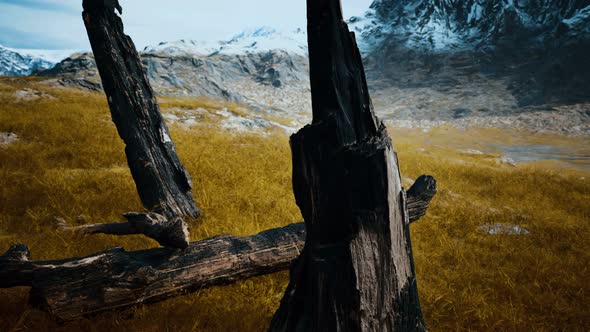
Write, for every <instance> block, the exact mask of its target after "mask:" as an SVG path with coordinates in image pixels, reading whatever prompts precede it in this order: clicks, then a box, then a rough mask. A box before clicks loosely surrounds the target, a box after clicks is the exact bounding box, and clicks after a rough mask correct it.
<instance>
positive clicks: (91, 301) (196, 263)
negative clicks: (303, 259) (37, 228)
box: [0, 176, 436, 320]
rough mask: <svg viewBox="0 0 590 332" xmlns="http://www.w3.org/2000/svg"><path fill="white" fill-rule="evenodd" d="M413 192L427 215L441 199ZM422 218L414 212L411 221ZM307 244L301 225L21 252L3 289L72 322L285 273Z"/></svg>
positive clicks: (429, 188)
mask: <svg viewBox="0 0 590 332" xmlns="http://www.w3.org/2000/svg"><path fill="white" fill-rule="evenodd" d="M414 187H415V188H417V189H416V190H410V192H415V196H414V195H410V196H408V201H409V202H415V203H420V205H421V206H425V207H427V206H428V203H429V202H430V200H431V199H432V197H433V196H434V194H435V193H436V182H435V180H434V178H432V177H430V176H421V177H420V178H419V179H418V180H417V181H416V183H415V184H414V186H413V187H412V188H414ZM418 201H420V202H418ZM425 211H426V210H425V209H410V210H409V215H410V221H416V220H418V219H419V218H420V217H422V216H423V215H424V212H425ZM304 242H305V226H304V224H303V223H299V224H292V225H289V226H286V227H282V228H277V229H273V230H268V231H265V232H262V233H260V234H257V235H253V236H249V237H243V238H240V237H235V236H230V235H219V236H216V237H213V238H209V239H205V240H202V241H197V242H193V243H191V244H190V245H189V247H188V248H187V249H185V250H177V249H173V248H157V249H150V250H142V251H133V252H127V251H125V250H124V249H122V248H113V249H109V250H106V251H103V252H99V253H96V254H93V255H90V256H87V257H82V258H68V259H61V260H55V261H31V260H30V259H31V255H30V252H29V249H28V248H27V246H26V245H24V244H17V245H14V246H12V247H11V248H10V249H9V250H8V251H7V252H6V253H5V254H4V255H3V256H0V288H10V287H17V286H30V287H31V291H30V301H31V303H32V304H33V305H35V306H36V307H40V308H42V309H43V310H46V311H48V312H49V313H51V314H52V315H53V316H54V317H56V318H57V319H59V320H72V319H75V318H78V317H80V316H84V315H89V314H93V313H98V312H103V311H108V310H113V309H117V308H124V307H129V306H134V305H138V304H144V303H151V302H155V301H160V300H164V299H167V298H171V297H174V296H177V295H179V294H183V293H187V292H191V291H196V290H198V289H201V288H203V287H207V286H211V285H219V284H227V283H231V282H234V281H236V280H239V279H245V278H249V277H252V276H257V275H263V274H268V273H272V272H275V271H280V270H285V269H287V268H288V267H289V265H290V264H291V262H292V261H293V260H294V259H295V258H297V256H299V254H300V252H301V250H302V248H303V246H304Z"/></svg>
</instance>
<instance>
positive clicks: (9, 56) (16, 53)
mask: <svg viewBox="0 0 590 332" xmlns="http://www.w3.org/2000/svg"><path fill="white" fill-rule="evenodd" d="M71 53H72V51H70V50H57V51H53V50H29V49H14V48H9V47H4V46H2V45H0V76H26V75H30V74H32V73H33V72H35V71H38V70H42V69H48V68H51V67H53V66H54V65H55V64H56V63H58V62H60V61H61V60H63V59H65V58H66V57H67V56H68V55H69V54H71Z"/></svg>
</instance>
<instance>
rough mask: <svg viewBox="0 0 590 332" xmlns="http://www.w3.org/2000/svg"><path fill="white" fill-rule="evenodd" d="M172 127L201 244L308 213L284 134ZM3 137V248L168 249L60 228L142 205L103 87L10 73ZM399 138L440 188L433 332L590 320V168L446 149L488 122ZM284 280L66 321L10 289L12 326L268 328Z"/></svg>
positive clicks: (172, 103)
mask: <svg viewBox="0 0 590 332" xmlns="http://www.w3.org/2000/svg"><path fill="white" fill-rule="evenodd" d="M24 87H32V88H34V89H36V90H40V91H44V92H46V93H49V94H51V95H52V96H54V97H56V98H57V99H55V100H53V99H39V100H36V101H30V102H26V101H16V100H15V98H14V92H15V91H16V90H18V89H22V88H24ZM162 105H163V108H189V109H190V108H195V107H202V108H205V109H211V110H215V109H217V108H222V107H227V108H228V109H230V110H231V111H232V112H236V114H247V112H248V111H247V110H244V109H243V108H240V107H239V106H235V107H234V106H231V105H230V106H226V105H223V106H221V107H220V106H218V105H217V104H216V103H215V102H213V101H204V100H190V99H164V100H163V101H162ZM239 112H246V113H239ZM212 119H213V118H212ZM209 122H210V123H212V124H214V121H213V120H211V121H209ZM171 131H172V135H173V139H174V140H175V142H176V143H177V147H178V152H179V155H180V157H181V159H182V161H183V162H184V164H185V165H186V167H187V168H188V170H189V172H190V173H191V175H192V177H193V181H194V188H195V189H194V192H193V193H194V195H195V198H196V200H197V202H198V205H199V206H200V207H201V208H202V209H203V210H204V211H205V213H206V214H205V216H204V217H203V218H202V219H201V220H200V221H199V222H198V224H197V223H193V224H192V225H191V226H192V237H193V239H195V240H197V239H201V238H205V237H209V236H212V235H215V234H219V233H231V234H236V235H248V234H253V233H257V232H259V231H262V230H264V229H268V228H272V227H278V226H282V225H285V224H288V223H291V222H296V221H299V220H301V216H300V214H299V211H298V209H297V207H296V206H295V204H294V199H293V196H292V193H291V173H290V167H291V166H290V165H291V162H290V152H289V146H288V138H287V136H286V135H284V134H280V133H273V134H272V135H268V136H261V135H254V134H234V135H228V134H227V132H224V131H223V130H221V129H219V128H216V127H215V126H214V125H208V126H199V127H195V128H193V129H190V130H187V129H185V128H183V127H179V126H172V127H171ZM0 132H15V133H16V134H18V136H19V137H20V138H21V140H20V141H19V142H17V143H15V144H11V145H8V146H4V147H0V251H4V250H6V249H7V248H8V247H9V246H10V245H11V244H13V243H17V242H24V243H27V244H28V245H29V247H30V248H31V251H32V255H33V258H34V259H39V260H41V259H54V258H62V257H69V256H79V255H86V254H90V253H93V252H96V251H99V250H103V249H106V248H108V247H111V246H123V247H125V248H126V249H128V250H133V249H140V248H149V247H154V246H156V243H155V242H153V241H151V240H149V239H146V238H144V237H140V236H132V237H111V236H92V237H78V236H74V235H69V234H64V233H58V232H56V231H54V230H53V228H52V226H51V218H52V217H53V216H62V217H64V218H66V219H67V220H68V221H69V222H71V223H76V222H77V221H76V219H77V217H78V216H80V215H85V216H86V219H87V220H88V221H117V220H121V217H120V214H121V213H123V212H126V211H134V210H141V204H140V202H139V199H138V198H137V194H136V192H135V187H134V184H133V181H132V179H131V176H130V173H129V171H128V169H127V167H126V161H125V157H124V154H123V145H122V143H121V142H120V139H119V138H118V136H117V133H116V130H115V128H114V126H113V125H112V123H111V122H110V117H109V113H108V109H107V106H106V102H105V101H104V97H103V96H102V95H101V94H98V93H85V92H81V91H76V90H67V89H57V88H50V87H48V86H45V85H43V84H41V83H39V82H36V81H35V80H31V79H16V80H15V79H0ZM393 135H394V141H395V143H396V149H397V150H398V152H399V155H400V162H401V166H402V174H403V175H404V177H410V178H415V177H417V176H418V175H420V174H423V173H428V174H431V175H434V176H435V177H436V178H437V180H438V182H439V187H440V189H441V190H440V193H439V195H438V196H437V197H436V198H435V200H434V202H433V203H432V208H431V210H430V211H429V214H428V216H427V217H425V218H424V219H423V220H421V221H420V222H418V223H416V224H414V225H412V239H413V245H414V253H415V259H416V265H417V273H418V279H419V280H418V282H419V289H420V296H421V302H422V307H423V310H424V314H425V318H426V321H427V324H428V326H429V328H430V330H432V331H449V330H474V331H485V330H511V331H531V330H536V331H554V330H563V331H584V330H587V329H588V327H589V326H590V309H589V303H590V298H589V293H588V292H589V281H588V280H589V277H590V274H589V273H588V272H589V271H588V267H589V266H590V243H589V242H588V239H590V225H589V222H590V204H589V202H590V178H589V176H590V175H589V174H588V173H584V172H581V171H576V170H573V169H567V168H563V167H557V166H556V165H555V164H547V163H544V164H542V165H536V164H535V165H533V164H531V165H527V166H520V165H519V167H511V166H508V165H498V164H497V163H496V161H495V160H494V157H493V156H490V155H483V156H470V155H465V154H461V153H458V152H457V150H456V149H453V148H450V147H449V144H448V140H449V137H453V138H452V139H453V140H456V139H461V137H462V139H463V140H464V141H465V142H469V140H475V139H477V140H481V139H485V138H486V137H487V138H489V137H490V136H491V135H492V134H491V132H490V131H488V130H477V131H473V132H466V133H460V132H456V131H452V130H450V129H449V130H433V131H431V132H430V133H428V134H425V133H422V132H419V131H412V130H396V131H394V133H393ZM453 135H454V136H453ZM474 135H478V136H474ZM493 135H496V136H497V137H496V136H495V137H496V138H495V139H498V140H505V139H508V138H502V137H501V135H500V134H499V133H494V134H493ZM507 137H510V136H507ZM534 137H537V136H534ZM539 137H541V136H539ZM535 139H538V140H553V138H550V137H543V138H535ZM555 140H559V141H560V142H561V143H563V144H572V145H579V144H580V141H579V140H573V139H565V138H559V139H558V138H555ZM561 143H560V144H561ZM423 148H425V150H422V149H423ZM491 223H494V224H495V223H506V224H512V225H520V226H522V227H524V228H526V229H527V230H529V231H530V235H528V236H510V235H501V236H490V235H487V234H486V233H484V232H482V231H480V230H479V227H480V226H481V225H484V224H491ZM287 277H288V273H287V272H282V273H278V274H274V275H269V276H264V277H259V278H254V279H251V280H247V281H242V282H237V283H235V284H232V285H229V286H223V287H213V288H209V289H204V290H201V291H199V292H197V293H195V294H190V295H186V296H182V297H178V298H175V299H172V300H168V301H164V302H161V303H157V304H154V305H149V306H144V307H141V308H135V309H128V310H124V311H118V312H114V313H105V314H101V315H98V316H96V317H93V318H87V319H83V320H79V321H75V322H69V323H65V324H58V323H56V322H54V321H53V320H52V319H51V318H50V317H49V316H48V315H47V314H45V313H43V312H40V311H38V310H35V309H32V308H30V307H29V306H28V305H27V296H28V295H27V293H28V290H27V289H26V288H18V289H9V290H0V301H1V302H0V303H1V304H0V331H29V330H30V331H44V330H56V331H81V330H83V331H259V330H264V329H265V327H266V326H267V324H268V322H269V319H270V317H271V316H272V314H273V312H274V310H275V309H276V307H277V305H278V303H279V300H280V298H281V296H282V293H283V291H284V288H285V286H286V282H287Z"/></svg>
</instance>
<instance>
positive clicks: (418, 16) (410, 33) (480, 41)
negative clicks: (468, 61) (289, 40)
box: [349, 0, 590, 52]
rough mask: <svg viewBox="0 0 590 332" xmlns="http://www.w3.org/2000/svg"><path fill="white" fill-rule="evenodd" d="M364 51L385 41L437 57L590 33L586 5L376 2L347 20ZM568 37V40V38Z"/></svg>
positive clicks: (485, 0) (544, 0) (525, 0)
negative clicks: (361, 14)
mask: <svg viewBox="0 0 590 332" xmlns="http://www.w3.org/2000/svg"><path fill="white" fill-rule="evenodd" d="M349 23H350V25H351V27H352V28H353V30H354V31H355V32H356V33H357V35H358V39H360V40H361V42H360V43H359V44H360V46H361V49H362V50H363V51H370V50H372V49H375V48H376V47H379V46H381V45H382V44H383V42H384V41H386V40H391V41H392V42H393V43H395V44H399V45H400V46H404V47H406V48H408V49H416V48H418V49H427V50H429V51H435V52H445V51H453V50H466V49H477V48H482V47H488V46H492V47H493V46H495V45H496V44H497V43H498V42H499V41H500V40H502V39H515V40H516V39H518V38H520V37H524V38H525V39H527V40H529V41H535V42H537V43H538V44H539V45H543V44H544V43H547V42H550V43H553V42H554V41H555V40H559V41H560V42H564V43H568V42H571V41H573V42H576V40H578V39H579V38H580V36H582V37H583V38H587V37H588V33H589V31H590V3H588V1H566V2H557V1H550V0H521V1H513V0H500V1H491V0H441V1H428V0H375V1H374V2H373V3H372V4H371V7H370V9H369V10H368V11H367V12H366V14H365V16H364V17H353V18H351V19H350V20H349ZM564 37H565V38H564Z"/></svg>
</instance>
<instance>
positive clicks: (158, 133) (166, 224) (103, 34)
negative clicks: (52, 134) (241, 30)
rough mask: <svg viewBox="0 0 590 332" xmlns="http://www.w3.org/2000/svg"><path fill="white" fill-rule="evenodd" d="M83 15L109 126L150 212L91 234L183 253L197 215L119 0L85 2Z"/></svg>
mask: <svg viewBox="0 0 590 332" xmlns="http://www.w3.org/2000/svg"><path fill="white" fill-rule="evenodd" d="M83 7H84V12H83V14H82V16H83V19H84V24H85V26H86V31H87V32H88V37H89V39H90V44H91V46H92V51H93V52H94V58H95V60H96V65H97V67H98V71H99V73H100V77H101V79H102V85H103V87H104V91H105V93H106V96H107V99H108V103H109V107H110V109H111V115H112V118H113V122H114V123H115V125H116V126H117V130H118V132H119V135H120V136H121V138H122V139H123V141H124V142H125V144H126V148H125V153H126V155H127V161H128V164H129V168H130V169H131V174H132V175H133V179H134V180H135V184H136V186H137V191H138V193H139V196H140V198H141V201H142V203H143V205H144V206H145V208H146V209H148V210H149V211H151V212H152V213H131V214H127V215H125V217H126V218H127V219H128V222H127V223H121V224H117V225H104V227H102V226H101V225H93V226H94V227H93V228H92V229H89V228H84V229H83V231H88V232H90V233H108V234H138V233H139V234H145V235H147V236H150V237H152V238H154V239H156V240H157V241H158V242H159V243H160V244H162V245H164V246H170V247H176V248H185V247H186V246H187V245H188V228H187V225H186V224H185V222H184V218H187V217H190V218H196V217H198V216H199V214H200V212H199V210H198V208H197V207H196V205H195V203H194V201H193V198H192V194H191V186H192V183H191V180H190V176H189V174H188V173H187V171H186V170H185V168H184V166H183V165H182V164H181V162H180V160H179V159H178V156H177V154H176V148H175V145H174V143H173V142H172V139H171V138H170V134H169V132H168V128H167V127H166V124H165V123H164V121H163V120H162V116H161V114H160V109H159V106H158V103H157V101H156V97H155V95H154V92H153V90H152V87H151V86H150V83H149V81H148V79H147V76H146V73H145V69H144V68H143V66H142V63H141V60H140V58H139V55H138V53H137V51H136V49H135V45H134V44H133V41H132V40H131V38H130V37H129V36H126V35H125V34H124V32H123V23H122V21H121V18H120V17H119V16H118V15H117V14H116V13H115V9H116V10H118V11H119V12H120V13H122V9H121V6H120V5H119V3H118V0H109V1H106V0H104V1H103V0H100V1H97V0H84V1H83Z"/></svg>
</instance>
